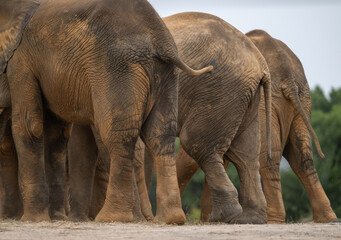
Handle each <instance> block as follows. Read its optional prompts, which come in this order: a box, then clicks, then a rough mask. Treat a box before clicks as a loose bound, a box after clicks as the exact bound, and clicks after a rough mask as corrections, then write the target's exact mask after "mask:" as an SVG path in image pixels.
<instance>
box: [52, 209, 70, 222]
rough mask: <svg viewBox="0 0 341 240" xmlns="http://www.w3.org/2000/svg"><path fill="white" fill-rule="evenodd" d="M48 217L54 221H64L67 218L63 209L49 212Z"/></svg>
mask: <svg viewBox="0 0 341 240" xmlns="http://www.w3.org/2000/svg"><path fill="white" fill-rule="evenodd" d="M50 218H51V220H56V221H66V220H67V219H68V218H67V216H66V213H65V210H60V211H53V212H50Z"/></svg>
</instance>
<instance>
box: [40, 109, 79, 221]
mask: <svg viewBox="0 0 341 240" xmlns="http://www.w3.org/2000/svg"><path fill="white" fill-rule="evenodd" d="M44 117H45V119H44V130H45V131H44V133H45V135H44V144H45V146H44V158H45V169H46V176H47V180H48V185H49V189H50V191H49V204H50V206H49V214H50V217H51V219H52V220H66V219H67V217H66V212H65V194H66V191H65V186H66V181H65V176H66V148H67V141H68V136H66V135H65V134H64V133H65V132H66V131H67V129H69V128H71V126H72V125H71V124H70V123H66V122H64V121H62V120H61V119H59V118H58V117H57V116H55V115H54V114H53V113H51V112H48V111H46V112H45V116H44Z"/></svg>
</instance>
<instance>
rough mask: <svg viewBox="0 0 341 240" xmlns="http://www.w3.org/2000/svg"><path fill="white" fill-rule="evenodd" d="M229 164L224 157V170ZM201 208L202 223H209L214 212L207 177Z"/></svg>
mask: <svg viewBox="0 0 341 240" xmlns="http://www.w3.org/2000/svg"><path fill="white" fill-rule="evenodd" d="M228 164H229V160H228V159H227V157H226V158H225V156H224V168H225V169H226V168H227V166H228ZM200 208H201V215H200V221H202V222H208V221H209V219H210V216H211V212H212V201H211V193H210V189H209V186H208V183H207V179H206V177H205V181H204V187H203V190H202V195H201V202H200Z"/></svg>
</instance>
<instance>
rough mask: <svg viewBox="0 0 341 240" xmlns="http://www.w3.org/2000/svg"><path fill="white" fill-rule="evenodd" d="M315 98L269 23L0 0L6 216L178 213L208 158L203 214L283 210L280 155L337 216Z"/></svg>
mask: <svg viewBox="0 0 341 240" xmlns="http://www.w3.org/2000/svg"><path fill="white" fill-rule="evenodd" d="M187 64H188V65H187ZM194 69H199V70H194ZM310 105H311V102H310V90H309V86H308V83H307V80H306V78H305V75H304V70H303V67H302V64H301V62H300V61H299V59H298V58H297V57H296V55H295V54H294V53H293V52H292V51H291V50H290V49H289V48H288V47H287V46H286V45H285V44H284V43H283V42H281V41H280V40H277V39H275V38H272V37H271V36H270V35H269V34H268V33H266V32H265V31H262V30H254V31H251V32H249V33H247V34H243V33H241V32H240V31H238V30H237V29H236V28H234V27H233V26H231V25H230V24H228V23H227V22H225V21H224V20H222V19H220V18H218V17H216V16H213V15H209V14H205V13H194V12H188V13H180V14H176V15H173V16H170V17H166V18H163V19H161V18H160V17H159V15H158V14H157V13H156V11H155V10H154V9H153V7H152V6H151V5H150V4H149V3H148V1H147V0H129V1H127V0H85V1H77V0H41V1H39V0H0V112H1V115H0V204H1V210H0V214H1V217H2V218H3V219H4V218H15V219H21V220H26V221H45V220H51V219H52V220H66V219H69V220H72V221H87V220H89V219H94V220H95V221H99V222H114V221H121V222H130V221H134V220H154V221H156V222H164V223H170V224H184V223H185V221H186V217H185V214H184V212H183V210H182V208H181V197H180V196H181V193H182V192H183V191H184V189H185V187H186V185H187V183H188V182H189V181H190V179H191V178H192V176H193V175H194V173H195V172H196V171H197V170H198V169H199V167H200V168H201V169H202V170H203V171H204V173H205V184H204V186H203V187H204V190H203V195H202V200H201V211H202V213H201V220H203V221H212V222H226V223H258V224H260V223H267V222H268V223H279V222H285V210H284V205H283V200H282V195H281V194H282V193H281V185H280V175H279V163H280V160H281V157H282V156H284V157H285V158H286V159H287V160H288V162H289V164H290V166H291V168H292V169H293V171H294V172H295V174H296V175H297V176H298V177H299V179H300V181H301V183H302V184H303V186H304V188H305V189H306V191H307V193H308V195H309V199H310V204H311V207H312V211H313V219H314V221H315V222H331V221H334V220H336V215H335V213H334V212H333V210H332V208H331V206H330V202H329V199H328V197H327V196H326V194H325V192H324V190H323V188H322V186H321V184H320V181H319V178H318V175H317V172H316V169H315V167H314V163H313V155H312V144H311V138H312V139H313V141H314V143H315V145H316V148H317V151H318V154H319V156H320V157H322V158H323V157H324V155H323V153H322V150H321V148H320V145H319V142H318V139H317V136H316V134H315V133H314V130H313V129H312V127H311V125H310V107H311V106H310ZM176 137H179V138H180V147H179V153H178V154H177V156H176V157H175V155H174V150H175V138H176ZM229 162H232V163H233V164H234V165H235V166H236V168H237V171H238V175H239V178H240V192H239V194H238V192H237V190H236V188H235V187H234V185H233V184H232V182H231V181H230V179H229V177H228V175H227V174H226V170H225V169H226V167H227V165H228V163H229ZM153 169H154V170H155V173H156V178H157V189H156V199H157V210H156V216H153V213H152V211H151V204H150V201H149V198H148V187H147V185H149V181H150V176H151V174H152V171H153ZM261 180H262V181H261ZM238 195H239V196H238Z"/></svg>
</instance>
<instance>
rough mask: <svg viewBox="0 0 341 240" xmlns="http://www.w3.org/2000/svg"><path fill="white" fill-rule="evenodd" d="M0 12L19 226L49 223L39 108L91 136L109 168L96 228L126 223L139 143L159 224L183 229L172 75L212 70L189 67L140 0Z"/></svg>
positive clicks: (29, 1)
mask: <svg viewBox="0 0 341 240" xmlns="http://www.w3.org/2000/svg"><path fill="white" fill-rule="evenodd" d="M0 4H1V6H2V8H1V11H2V12H1V15H0V17H1V19H0V21H1V22H3V23H5V26H7V27H8V28H7V29H4V31H2V32H1V33H0V39H4V41H1V42H0V44H1V58H0V69H1V71H2V72H4V71H6V75H7V78H8V83H9V90H10V96H11V103H12V134H13V138H14V142H15V146H16V151H17V154H18V163H19V164H18V166H19V174H20V186H21V187H22V196H23V204H24V214H23V217H22V220H31V221H40V220H48V219H50V218H49V215H48V202H49V195H48V185H47V181H46V178H47V176H46V174H45V168H44V164H43V163H44V150H43V149H44V147H43V146H44V138H43V136H44V134H43V133H44V117H43V115H44V111H45V109H44V106H46V108H47V109H49V110H50V111H51V112H52V113H53V114H55V115H56V116H58V117H59V118H60V119H62V120H63V121H66V122H74V123H78V124H83V125H91V126H92V127H93V128H95V129H96V131H97V132H98V133H99V135H100V138H101V140H102V141H103V143H104V145H105V147H106V149H108V151H109V154H110V159H111V162H114V163H115V164H111V166H110V168H111V169H110V177H109V187H108V190H107V194H106V200H105V203H104V206H103V208H102V209H101V211H100V213H99V214H98V215H97V217H96V220H97V221H131V220H132V218H133V216H132V208H133V201H132V194H133V191H132V186H131V184H126V183H127V182H131V179H132V159H133V153H134V147H135V142H136V140H137V137H138V136H139V134H141V135H142V136H143V138H144V141H145V143H146V145H147V146H148V148H149V149H150V150H151V151H153V154H154V156H155V159H156V162H157V165H158V166H159V167H158V168H156V172H157V176H158V186H159V187H158V193H157V194H158V196H161V195H163V196H166V197H160V198H158V207H157V216H156V217H157V218H158V219H159V220H160V221H163V222H167V223H183V222H184V221H185V216H184V213H183V211H182V209H181V202H180V195H179V190H178V188H177V184H176V174H175V161H174V156H173V150H174V138H175V134H176V121H177V102H178V98H177V90H178V76H177V72H176V71H175V69H176V67H178V68H180V69H182V70H183V71H185V72H187V73H189V74H192V75H200V74H202V73H205V72H208V71H211V70H212V69H213V67H212V66H209V67H206V68H203V69H201V70H198V71H196V70H193V69H191V68H190V67H188V66H187V65H186V64H185V63H184V62H183V61H182V60H181V59H180V58H179V56H178V52H177V48H176V45H175V43H174V40H173V38H172V36H171V34H170V33H169V31H168V29H167V28H166V26H165V25H164V23H163V22H162V20H161V18H160V17H159V16H158V15H157V13H156V12H155V10H154V9H153V8H152V6H151V5H150V4H149V3H148V2H147V1H144V0H134V1H128V2H127V1H124V0H115V1H114V0H90V1H85V2H79V1H76V0H71V1H66V0H65V1H63V0H62V1H57V0H46V1H41V3H40V2H39V1H37V0H16V1H15V4H14V3H13V1H9V0H1V2H0ZM3 13H4V14H3ZM9 13H11V16H9ZM112 16H115V18H113V17H112ZM209 62H210V61H208V62H207V63H206V64H208V63H209ZM203 64H205V63H203ZM43 102H44V105H43ZM32 166H34V167H32ZM165 168H166V169H165ZM169 169H174V170H173V171H169ZM165 171H167V172H169V173H170V174H164V172H165ZM122 196H123V197H122ZM169 210H171V211H169ZM168 211H169V212H168ZM166 213H167V214H166Z"/></svg>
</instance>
